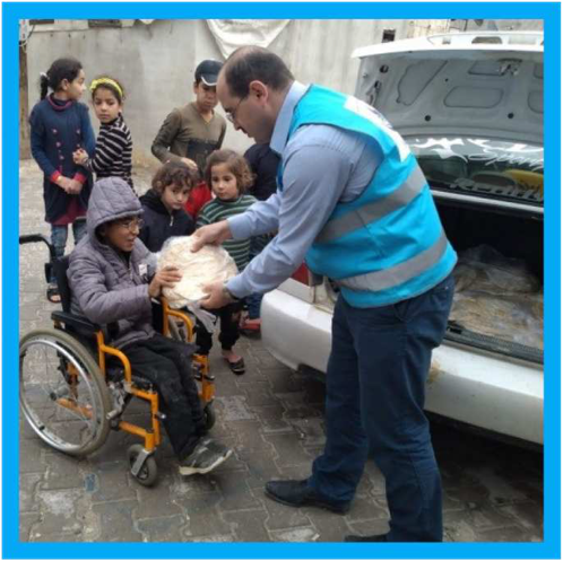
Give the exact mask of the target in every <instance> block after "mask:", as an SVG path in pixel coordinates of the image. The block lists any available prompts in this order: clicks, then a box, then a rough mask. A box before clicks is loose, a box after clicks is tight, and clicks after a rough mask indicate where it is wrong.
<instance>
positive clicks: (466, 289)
mask: <svg viewBox="0 0 564 562" xmlns="http://www.w3.org/2000/svg"><path fill="white" fill-rule="evenodd" d="M438 209H439V213H440V215H441V219H442V222H443V226H444V229H445V232H446V234H447V236H448V238H449V240H450V241H451V243H452V245H453V246H454V248H455V249H456V251H457V253H458V256H459V262H458V264H457V266H456V268H455V271H454V275H455V278H456V292H455V297H454V303H453V308H452V311H451V316H450V322H449V327H448V330H447V334H446V336H445V339H446V340H447V341H453V342H457V343H460V344H464V345H469V346H473V347H477V348H480V349H483V350H486V351H491V352H495V353H501V354H503V355H506V356H510V357H513V358H515V359H523V360H526V361H532V362H535V363H542V362H543V223H542V221H541V220H538V219H537V218H530V217H527V216H518V215H517V216H516V215H514V214H513V215H512V214H511V213H510V212H508V211H504V212H503V213H500V212H499V210H496V209H495V208H487V209H485V208H478V209H476V208H472V207H471V206H466V207H464V206H453V204H452V203H440V202H438Z"/></svg>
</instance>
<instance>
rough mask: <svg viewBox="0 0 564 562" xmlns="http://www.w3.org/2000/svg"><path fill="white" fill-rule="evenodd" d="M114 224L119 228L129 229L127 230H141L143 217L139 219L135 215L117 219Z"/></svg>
mask: <svg viewBox="0 0 564 562" xmlns="http://www.w3.org/2000/svg"><path fill="white" fill-rule="evenodd" d="M116 224H117V225H118V226H120V227H121V228H125V229H127V230H129V232H135V231H136V230H141V228H142V227H143V219H139V218H137V217H135V218H133V219H122V220H117V221H116Z"/></svg>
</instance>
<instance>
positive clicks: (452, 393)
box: [261, 290, 544, 444]
mask: <svg viewBox="0 0 564 562" xmlns="http://www.w3.org/2000/svg"><path fill="white" fill-rule="evenodd" d="M261 317H262V328H261V329H262V339H263V343H264V345H265V347H266V348H267V349H268V350H269V351H270V353H272V355H273V356H274V357H276V358H277V359H278V360H279V361H281V362H282V363H284V364H285V365H287V366H288V367H290V368H292V369H297V368H298V367H300V366H302V365H305V366H308V367H311V368H313V369H316V370H318V371H322V372H325V371H326V368H327V361H328V358H329V350H330V347H331V314H330V313H329V312H327V311H326V310H322V309H319V308H317V307H316V306H315V305H313V304H310V303H308V302H305V301H303V300H301V299H299V298H296V297H294V296H292V295H289V294H287V293H285V292H283V291H280V290H276V291H272V292H271V293H269V294H267V295H265V297H264V299H263V302H262V309H261ZM543 396H544V378H543V371H542V366H541V365H535V364H531V363H526V362H522V361H512V360H511V359H509V358H506V357H502V356H499V355H494V354H488V353H484V352H482V351H480V350H477V349H473V348H469V347H462V346H458V345H455V344H451V343H450V342H445V343H443V345H441V346H440V347H439V348H437V349H436V350H435V351H434V352H433V361H432V365H431V370H430V373H429V379H428V386H427V398H426V410H428V411H429V412H433V413H436V414H439V415H441V416H444V417H448V418H451V419H454V420H457V421H459V422H462V423H465V424H470V425H473V426H476V427H479V428H482V429H484V430H487V431H492V432H495V433H499V434H501V435H505V436H509V437H512V438H517V439H522V440H525V441H529V442H532V443H537V444H542V443H543Z"/></svg>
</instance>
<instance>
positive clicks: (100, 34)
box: [28, 20, 448, 166]
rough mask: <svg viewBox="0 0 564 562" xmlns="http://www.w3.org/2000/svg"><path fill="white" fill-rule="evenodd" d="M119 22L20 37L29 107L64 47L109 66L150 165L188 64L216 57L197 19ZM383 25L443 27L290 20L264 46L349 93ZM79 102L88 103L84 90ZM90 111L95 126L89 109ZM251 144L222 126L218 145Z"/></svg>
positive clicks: (92, 65) (99, 69)
mask: <svg viewBox="0 0 564 562" xmlns="http://www.w3.org/2000/svg"><path fill="white" fill-rule="evenodd" d="M123 22H124V24H125V25H126V27H123V28H121V29H120V28H92V29H89V28H88V25H87V21H86V20H67V21H61V20H56V21H55V24H54V25H49V26H47V27H42V26H36V28H35V30H34V33H33V34H32V35H31V37H30V38H29V42H28V72H29V74H28V80H29V102H30V107H33V105H34V104H35V103H36V101H37V99H38V97H39V88H38V83H39V73H40V72H42V71H45V70H47V68H48V67H49V65H50V64H51V62H52V61H53V60H55V59H56V58H58V57H61V56H65V55H69V54H72V55H73V56H75V57H76V58H78V59H79V60H80V61H82V63H83V65H84V68H85V72H86V75H87V79H88V80H91V79H92V78H94V77H95V76H96V75H99V74H102V73H109V74H111V75H113V76H115V77H116V78H118V79H119V80H120V81H122V82H123V84H124V86H125V88H126V91H127V93H128V99H127V100H126V106H125V110H124V116H125V119H126V121H127V123H128V125H129V126H130V128H131V131H132V135H133V141H134V158H135V160H136V162H137V163H138V164H143V165H149V166H153V165H155V164H156V163H157V161H156V160H155V158H154V157H153V156H152V155H151V153H150V146H151V143H152V140H153V138H154V136H155V134H156V132H157V130H158V128H159V126H160V125H161V123H162V121H163V120H164V118H165V117H166V115H167V114H168V112H169V111H170V110H171V109H172V108H173V107H176V106H179V105H183V104H185V103H187V102H188V101H190V100H191V99H192V82H193V77H194V69H195V67H196V65H197V64H198V63H199V62H200V61H201V60H202V59H205V58H214V59H219V60H221V58H222V57H221V55H220V52H219V49H218V47H217V45H216V43H215V40H214V38H213V36H212V34H211V32H210V31H209V28H208V26H207V24H206V22H205V20H155V21H153V23H151V24H150V25H145V24H143V23H141V22H140V21H135V20H123ZM385 29H394V30H396V36H395V38H396V40H397V39H402V38H406V37H413V36H418V35H423V34H429V33H432V32H443V31H446V30H447V29H448V20H419V21H414V20H292V21H291V22H290V23H289V24H288V25H287V26H286V27H285V28H284V30H283V31H282V32H281V33H280V35H279V36H278V37H277V38H276V39H275V40H274V42H273V43H272V45H270V48H272V49H273V50H274V51H275V52H276V53H278V54H279V55H280V56H282V57H283V58H284V60H285V61H286V62H287V63H288V65H289V66H290V68H291V70H292V72H293V73H294V74H295V76H296V78H297V79H298V80H300V81H302V82H306V83H308V82H316V83H319V84H323V85H325V86H329V87H333V88H336V89H338V90H341V91H343V92H346V93H353V91H354V86H355V83H356V73H357V70H358V61H356V60H352V59H351V58H350V55H351V53H352V51H353V50H354V49H355V48H356V47H359V46H364V45H369V44H372V43H379V42H381V40H382V34H383V31H384V30H385ZM84 101H88V103H90V96H89V95H87V96H85V99H84ZM218 110H219V111H220V112H221V108H219V109H218ZM91 116H92V122H93V124H94V125H95V127H96V126H97V122H96V118H95V116H94V114H93V112H92V115H91ZM251 143H252V141H250V140H249V139H248V138H247V137H246V136H245V135H243V134H242V133H236V132H235V131H234V130H233V128H232V127H231V126H229V127H228V133H227V136H226V141H225V146H229V147H231V148H234V149H236V150H241V151H242V150H244V149H245V148H246V147H247V146H249V145H250V144H251Z"/></svg>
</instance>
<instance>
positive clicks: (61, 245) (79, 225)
mask: <svg viewBox="0 0 564 562" xmlns="http://www.w3.org/2000/svg"><path fill="white" fill-rule="evenodd" d="M72 234H73V237H74V243H75V245H76V244H78V242H79V240H80V239H81V238H82V237H83V236H84V235H85V234H86V219H85V218H84V219H77V220H75V221H74V222H73V223H72ZM68 235H69V228H68V225H66V224H65V225H58V226H57V225H54V224H52V225H51V244H53V247H54V248H55V257H56V258H62V257H63V256H64V255H65V248H66V245H67V239H68ZM50 282H51V283H56V282H57V279H56V277H55V273H54V272H53V271H52V272H51V280H50Z"/></svg>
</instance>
